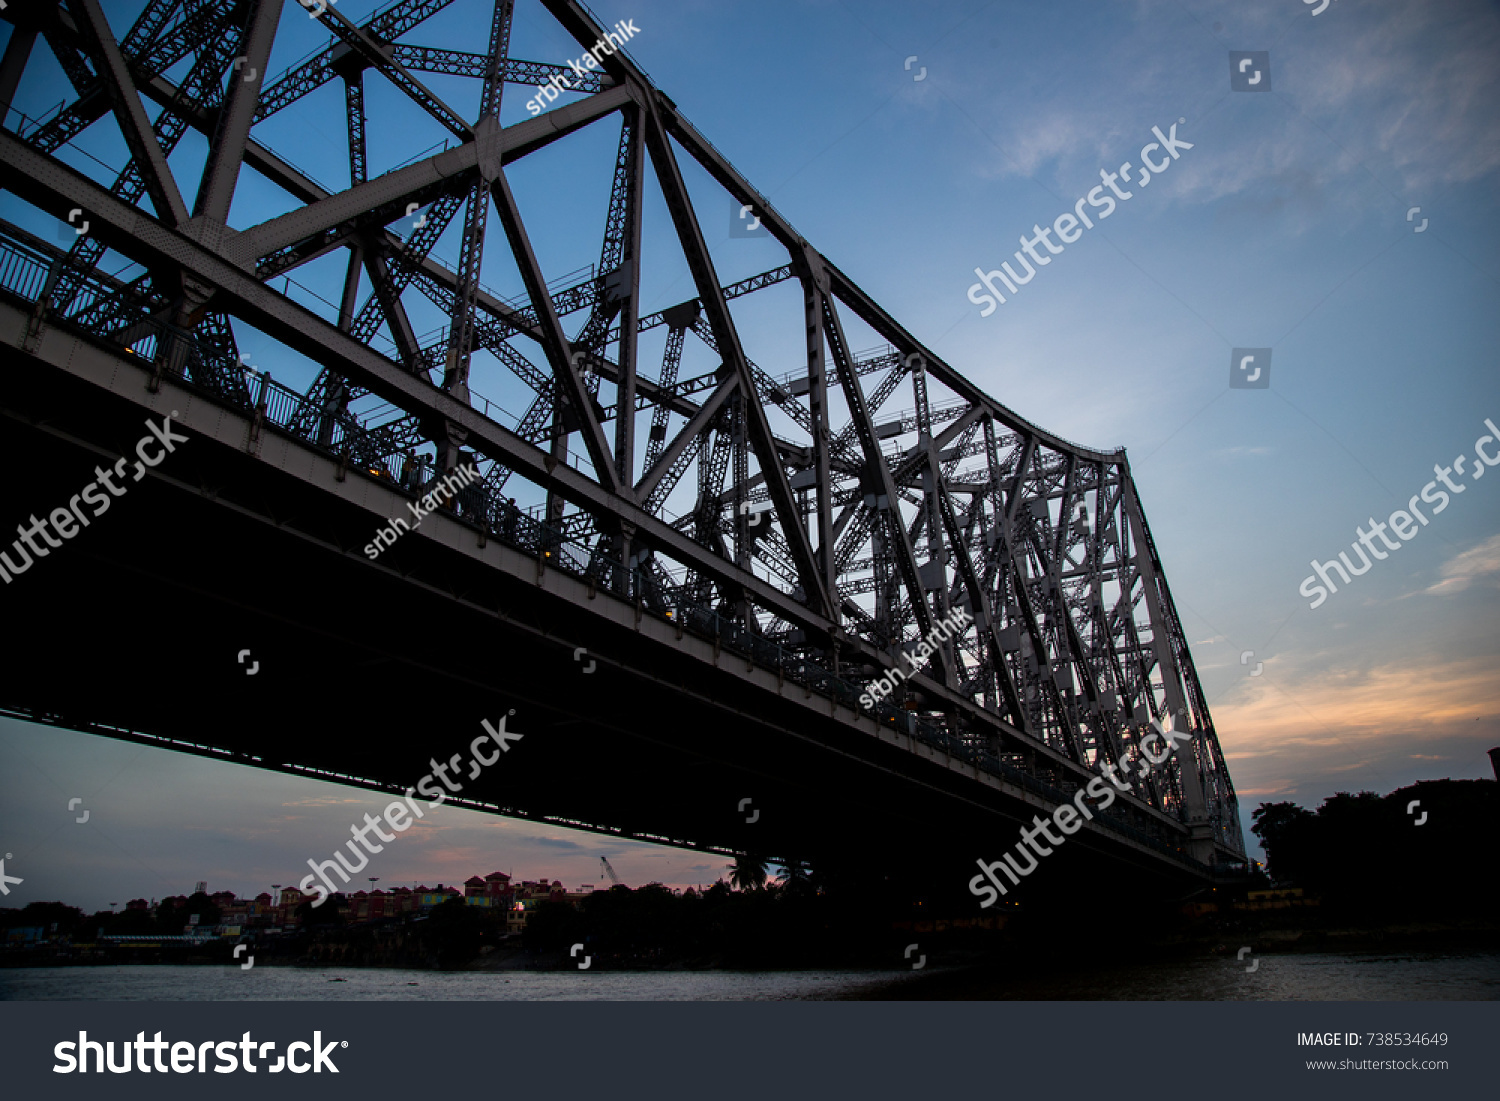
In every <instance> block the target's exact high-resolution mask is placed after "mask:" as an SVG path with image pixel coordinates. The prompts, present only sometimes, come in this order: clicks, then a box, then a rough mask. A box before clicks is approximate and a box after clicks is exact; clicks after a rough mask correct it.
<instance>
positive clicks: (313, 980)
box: [0, 952, 1500, 1002]
mask: <svg viewBox="0 0 1500 1101" xmlns="http://www.w3.org/2000/svg"><path fill="white" fill-rule="evenodd" d="M1252 964H1253V965H1254V970H1253V971H1247V970H1246V968H1247V967H1250V966H1252ZM802 998H818V999H824V998H857V999H867V998H873V999H888V998H897V999H908V998H928V999H973V998H983V999H997V1000H1043V1001H1047V1000H1096V999H1097V1000H1116V999H1127V1000H1161V999H1173V1000H1175V999H1181V1000H1188V1001H1203V1000H1211V1001H1233V1000H1243V1001H1303V1000H1306V1001H1338V1000H1352V1001H1387V1000H1388V1001H1447V1000H1497V999H1500V952H1489V953H1485V952H1480V953H1473V952H1470V953H1462V954H1451V953H1450V954H1445V953H1420V952H1415V953H1385V954H1375V953H1368V954H1363V953H1348V954H1339V955H1333V954H1321V955H1314V954H1298V955H1285V956H1262V957H1259V958H1256V959H1252V958H1247V959H1246V960H1244V961H1236V960H1235V959H1233V958H1232V957H1230V958H1227V959H1225V958H1210V959H1190V960H1175V961H1171V962H1167V963H1151V964H1139V965H1132V964H1129V963H1124V964H1116V965H1109V966H1101V967H1097V968H1078V969H1075V970H1072V971H1070V972H1068V973H1065V974H1061V975H1057V974H1053V975H1047V976H1041V975H1035V974H1033V975H1030V976H1022V975H1010V974H1007V973H1006V972H1004V971H1003V970H999V969H995V968H982V969H978V968H975V969H970V968H952V969H935V970H925V971H915V972H905V973H892V972H889V971H862V972H849V971H759V972H741V971H450V972H442V971H408V970H399V969H391V970H386V969H376V968H340V967H285V966H281V967H258V968H257V967H252V968H251V969H250V970H248V971H247V970H243V969H241V968H240V967H239V966H238V965H235V966H231V967H214V966H204V965H198V966H186V965H175V964H120V965H116V966H97V967H63V968H56V967H35V968H6V969H4V970H0V1000H6V1001H32V1000H49V1001H50V1000H59V999H62V1000H87V1001H174V1002H175V1001H239V1000H244V999H249V1000H255V1001H777V1000H785V999H802Z"/></svg>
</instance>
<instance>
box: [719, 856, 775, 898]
mask: <svg viewBox="0 0 1500 1101" xmlns="http://www.w3.org/2000/svg"><path fill="white" fill-rule="evenodd" d="M725 867H726V868H728V869H729V883H730V885H731V886H733V887H734V888H735V889H736V890H739V891H758V890H760V889H761V888H762V887H764V886H765V885H766V862H765V861H764V860H762V859H761V858H760V857H758V856H751V855H750V854H749V853H741V854H740V855H739V856H736V857H735V858H734V863H733V864H726V865H725Z"/></svg>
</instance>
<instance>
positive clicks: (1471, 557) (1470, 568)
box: [1423, 535, 1500, 596]
mask: <svg viewBox="0 0 1500 1101" xmlns="http://www.w3.org/2000/svg"><path fill="white" fill-rule="evenodd" d="M1442 572H1443V579H1442V580H1441V581H1439V582H1438V583H1437V584H1436V585H1433V586H1431V587H1430V588H1427V589H1424V590H1423V592H1425V593H1428V594H1430V595H1432V596H1451V595H1452V594H1454V593H1461V592H1463V591H1464V590H1465V589H1467V588H1468V587H1469V586H1470V585H1484V584H1489V585H1497V586H1500V535H1492V536H1490V538H1488V539H1486V540H1485V541H1484V542H1483V543H1480V544H1479V545H1478V546H1476V547H1470V548H1469V549H1468V550H1466V551H1464V552H1463V553H1462V554H1458V555H1455V556H1454V557H1453V558H1450V559H1449V560H1448V561H1447V562H1445V563H1443V571H1442Z"/></svg>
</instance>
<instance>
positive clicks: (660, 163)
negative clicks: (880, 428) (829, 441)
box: [642, 103, 834, 618]
mask: <svg viewBox="0 0 1500 1101" xmlns="http://www.w3.org/2000/svg"><path fill="white" fill-rule="evenodd" d="M642 116H643V117H642V122H643V124H644V126H645V131H646V144H647V145H648V146H649V148H650V150H651V163H652V166H653V167H654V168H655V169H656V177H657V181H658V183H659V184H660V185H661V190H662V194H663V196H664V197H665V199H666V201H667V209H668V211H669V212H670V213H671V215H672V222H673V225H674V227H675V229H676V231H677V238H678V241H679V242H680V244H681V245H682V250H683V253H684V254H685V256H686V257H687V262H688V268H689V270H690V271H692V273H693V282H694V283H695V284H696V286H697V289H698V298H699V301H701V302H702V303H703V306H704V310H705V312H706V313H707V315H708V323H709V325H710V327H711V328H712V330H713V335H714V340H715V343H716V344H717V345H718V348H719V354H720V355H721V356H723V357H724V361H725V363H727V364H728V365H729V366H730V367H731V369H733V371H734V372H735V373H736V374H737V375H739V378H740V392H741V394H742V395H743V396H744V401H745V413H746V422H747V423H746V429H747V431H748V433H749V437H750V444H751V446H752V447H753V448H754V449H755V457H756V459H757V461H758V462H759V463H760V468H761V473H763V474H764V475H765V476H766V487H767V489H768V490H769V492H770V495H771V503H772V504H773V505H774V506H775V508H776V514H777V518H778V519H779V520H780V521H781V530H782V533H783V535H784V536H785V537H786V540H787V542H788V543H789V544H790V546H791V550H792V559H793V561H795V562H796V564H797V573H798V576H799V577H800V578H801V580H802V589H803V592H805V593H806V594H807V597H808V602H809V604H810V605H811V606H813V607H815V608H817V609H818V611H819V613H820V614H822V615H825V616H829V617H830V618H831V617H832V615H833V603H834V602H833V597H832V595H831V594H830V593H829V591H828V589H827V587H826V586H825V585H824V583H823V577H822V574H821V572H820V571H819V569H818V564H817V562H816V561H815V560H814V558H813V553H812V547H811V545H810V544H809V543H808V541H807V532H806V530H804V528H803V527H802V522H801V517H800V515H799V514H798V511H797V504H796V501H795V500H793V498H792V491H791V487H790V486H788V484H787V480H786V470H785V468H784V467H783V466H782V465H781V457H780V455H778V454H777V451H776V441H775V438H774V437H773V436H772V434H771V426H770V423H769V422H768V421H767V420H766V411H765V407H764V406H762V405H761V402H760V397H759V395H758V394H757V393H756V386H755V376H754V375H753V374H752V373H751V370H750V364H749V362H748V361H747V360H746V358H745V352H744V348H743V347H742V346H741V344H740V338H739V334H738V333H737V332H735V328H734V320H733V318H732V317H730V314H729V306H728V304H727V303H726V302H725V300H724V292H723V291H722V290H721V289H720V282H719V277H718V274H717V272H715V270H714V264H713V259H712V257H711V256H710V255H709V252H708V246H707V244H706V243H705V242H704V240H703V231H702V228H701V227H700V226H699V225H698V218H697V215H696V214H695V213H694V212H693V204H692V200H691V199H690V198H689V197H688V192H687V185H686V184H685V183H684V182H683V179H682V173H681V169H680V168H679V167H678V165H677V158H676V156H675V154H673V152H672V148H671V145H670V143H669V141H668V138H667V133H666V131H665V130H664V129H663V128H662V125H661V120H660V119H659V118H658V117H657V114H656V110H655V105H654V104H650V103H648V104H647V105H646V107H645V109H643V111H642Z"/></svg>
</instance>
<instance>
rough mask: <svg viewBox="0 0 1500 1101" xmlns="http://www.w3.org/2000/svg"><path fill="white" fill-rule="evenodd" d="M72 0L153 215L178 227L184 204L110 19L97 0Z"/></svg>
mask: <svg viewBox="0 0 1500 1101" xmlns="http://www.w3.org/2000/svg"><path fill="white" fill-rule="evenodd" d="M73 3H74V5H75V6H76V9H77V13H78V24H79V27H78V29H79V32H80V33H81V35H82V37H83V39H84V41H85V42H86V43H87V44H88V46H89V52H90V53H92V54H93V57H94V63H95V64H96V65H98V66H99V73H100V76H101V77H102V78H103V79H104V80H105V82H106V88H107V90H108V93H109V98H110V104H111V106H112V107H113V108H114V112H115V118H116V119H118V120H119V123H120V130H121V131H122V132H123V133H124V135H125V144H126V145H128V146H129V147H130V155H131V156H132V157H134V158H135V162H136V164H137V165H139V166H140V170H141V175H142V176H143V177H144V178H145V181H146V193H147V194H148V195H150V196H151V205H152V206H153V207H155V208H156V216H157V217H158V218H160V219H161V220H162V221H163V222H165V223H167V224H168V225H171V226H180V225H182V224H184V223H185V222H187V220H188V209H187V204H186V203H184V202H183V201H182V193H181V192H180V191H179V190H178V189H177V180H176V179H175V178H174V177H173V175H172V169H171V166H169V165H168V164H167V158H166V155H165V154H163V153H162V151H161V144H160V143H159V142H157V140H156V135H155V134H154V133H153V132H152V129H151V121H150V120H149V119H148V118H146V109H145V107H144V106H143V105H142V104H141V97H140V94H139V93H138V92H137V91H136V88H135V80H134V78H132V77H131V75H130V70H129V69H128V68H127V67H126V65H125V57H124V55H123V54H121V53H120V47H119V45H118V44H117V43H116V42H115V36H114V32H113V31H111V30H110V29H109V20H108V19H106V18H105V17H104V10H103V9H102V8H101V7H100V6H99V0H73Z"/></svg>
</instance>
